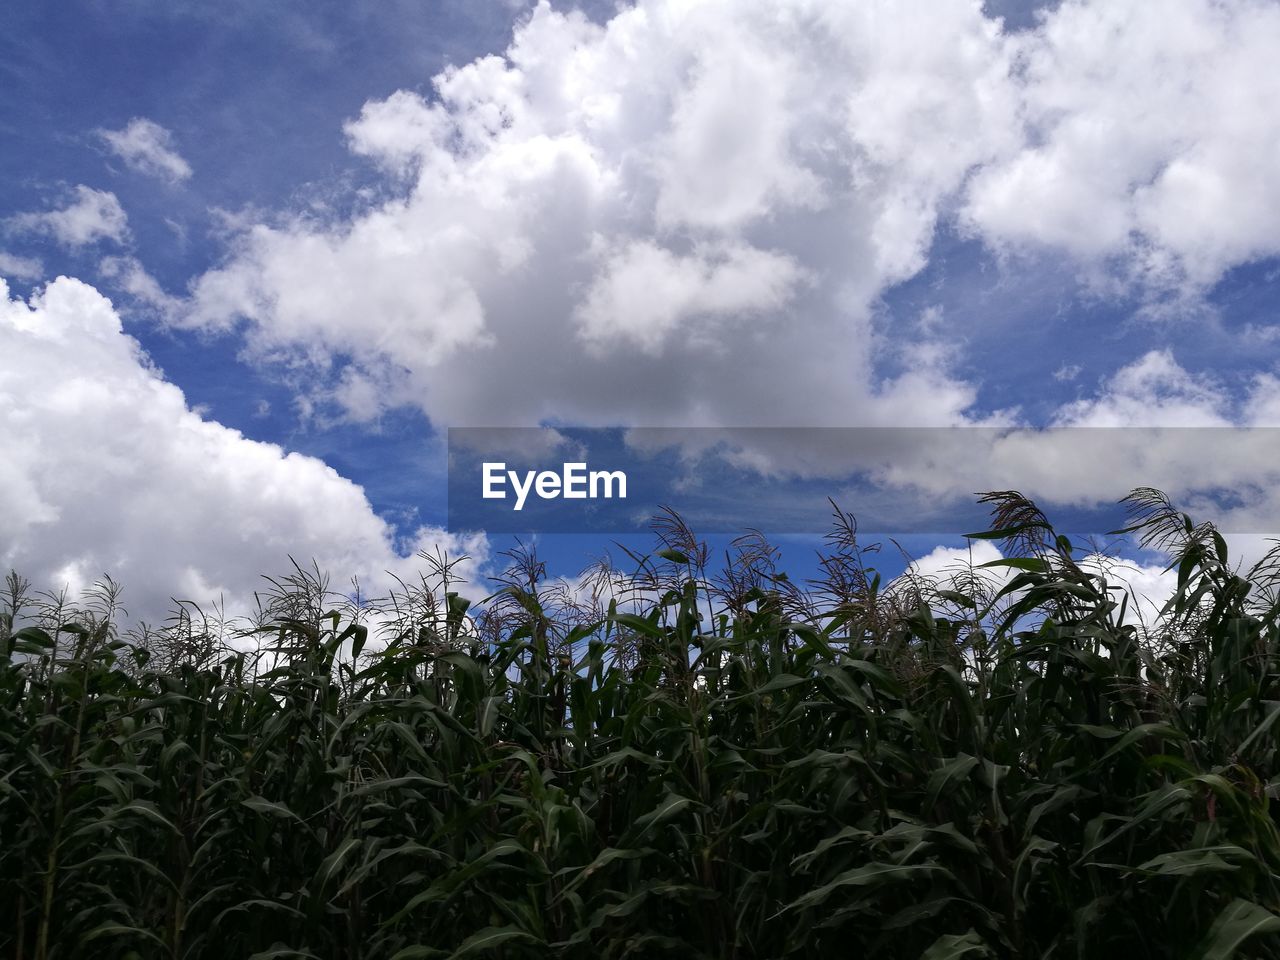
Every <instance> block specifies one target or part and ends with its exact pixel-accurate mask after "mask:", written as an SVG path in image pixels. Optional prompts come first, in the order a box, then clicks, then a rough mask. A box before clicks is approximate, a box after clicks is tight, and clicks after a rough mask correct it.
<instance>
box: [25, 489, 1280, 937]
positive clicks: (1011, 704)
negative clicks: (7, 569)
mask: <svg viewBox="0 0 1280 960" xmlns="http://www.w3.org/2000/svg"><path fill="white" fill-rule="evenodd" d="M986 499H987V500H988V502H990V503H991V504H992V505H993V512H994V519H993V529H992V531H990V532H989V533H986V534H982V536H987V537H991V538H994V539H996V540H998V541H1000V542H1001V543H1002V544H1003V546H1004V548H1005V554H1006V559H1004V560H1002V561H998V564H999V566H998V569H1000V570H1002V571H1004V572H1006V573H1007V574H1009V578H1008V580H1007V582H1006V583H1005V584H1004V585H1003V586H1002V587H1000V588H998V589H992V588H989V587H983V586H982V583H984V582H986V581H980V579H978V578H974V579H971V580H970V581H963V580H961V581H957V582H954V583H951V584H948V585H937V584H929V583H927V582H922V581H919V580H913V579H912V578H899V579H896V580H893V581H890V582H888V583H882V581H881V579H880V577H879V576H878V575H877V574H876V572H875V570H874V569H873V568H872V567H871V566H870V561H871V560H872V559H874V548H873V547H871V546H864V545H861V544H860V543H859V542H858V538H857V534H856V525H854V523H853V521H852V518H851V517H849V516H847V515H845V514H841V513H838V514H837V517H836V523H835V527H834V530H833V534H832V537H831V542H830V548H829V550H828V551H827V552H826V554H825V555H824V557H823V558H822V563H821V567H822V570H823V577H822V580H821V582H815V583H807V584H797V583H794V582H792V581H790V580H789V579H788V578H787V577H786V576H785V575H784V574H782V573H780V572H779V571H778V569H777V564H776V559H777V556H776V551H774V550H773V549H772V548H771V547H770V546H769V545H768V544H767V543H766V542H765V541H764V540H763V538H761V537H759V536H758V535H752V536H748V537H746V538H744V539H743V540H742V541H740V542H739V543H738V544H737V545H736V546H735V549H734V551H732V552H731V555H730V556H728V557H727V558H726V559H725V562H724V564H723V566H722V567H720V568H719V569H714V570H713V569H712V567H711V565H710V558H709V556H708V551H707V550H706V548H705V547H704V546H703V545H701V544H700V543H699V542H698V541H697V538H696V537H694V536H693V534H692V532H691V531H689V530H688V529H687V527H685V526H684V525H683V524H682V523H681V522H680V521H679V518H678V517H675V516H674V515H667V516H665V517H664V518H661V521H660V523H659V524H658V526H657V533H658V536H659V541H658V543H657V544H656V549H655V551H654V553H653V554H651V555H648V556H631V557H629V558H628V561H627V562H628V563H629V564H630V566H631V569H629V570H627V571H626V572H625V573H620V572H618V570H616V569H615V568H613V567H611V566H606V567H601V568H598V569H596V570H595V571H594V573H593V576H592V577H591V578H589V579H588V580H584V581H583V583H584V584H588V586H587V587H586V588H584V590H585V593H584V592H583V591H579V592H577V593H572V592H570V591H566V590H565V589H564V587H563V585H558V584H555V583H553V582H549V581H548V580H547V578H546V576H545V570H544V569H543V567H542V566H541V564H539V563H538V561H537V560H536V557H535V556H534V555H533V554H532V553H531V552H528V551H517V553H515V554H514V555H513V556H512V558H511V559H512V565H511V568H510V570H509V571H508V572H507V574H506V575H504V576H503V577H502V578H500V581H499V584H498V586H499V588H500V589H499V590H498V592H497V594H495V595H494V596H493V597H491V598H490V599H489V600H488V601H487V602H485V603H481V604H470V603H468V601H467V600H466V599H465V598H464V597H463V596H462V595H461V594H460V593H459V592H458V590H456V589H454V588H455V587H457V586H458V584H457V583H456V581H455V580H454V579H453V578H452V576H451V575H450V573H449V571H450V569H451V567H450V566H449V564H448V562H447V561H444V560H443V559H442V560H441V561H440V564H439V565H438V567H437V570H438V571H439V572H441V576H440V577H438V578H437V579H436V580H434V581H430V580H428V579H424V580H423V581H422V582H421V583H419V584H412V585H405V592H404V593H403V594H402V595H400V596H399V597H398V599H396V600H395V601H394V602H393V603H391V604H387V605H384V607H383V613H384V614H385V615H384V616H382V617H381V618H380V622H382V623H383V624H384V625H385V626H386V629H387V630H388V631H389V632H388V633H387V634H386V635H384V636H381V637H379V636H378V635H377V633H376V631H371V627H370V623H371V622H372V621H373V620H377V619H379V618H377V617H373V616H371V613H370V609H371V608H370V607H369V606H368V605H366V604H365V603H364V602H363V600H361V599H360V598H359V597H358V591H356V593H352V594H348V595H347V596H346V598H345V602H344V603H340V604H335V605H334V607H333V608H328V607H327V603H328V599H329V591H328V587H327V584H326V582H325V581H324V578H323V576H322V575H321V574H320V572H319V571H307V570H305V569H304V568H301V567H298V568H295V571H294V572H293V573H292V574H290V575H289V576H288V577H286V578H281V579H278V580H276V581H275V582H274V586H273V588H272V591H271V592H270V593H269V594H268V596H267V597H266V600H265V602H264V603H263V606H262V611H261V613H260V615H259V616H258V617H257V618H255V621H254V623H253V625H252V629H253V635H254V636H255V637H257V638H258V640H259V641H260V642H259V643H258V644H256V645H255V646H253V647H252V648H248V647H246V645H245V644H244V643H243V642H242V641H237V642H234V643H233V642H230V640H229V635H228V632H227V630H226V628H225V625H224V624H222V623H221V622H220V621H218V622H217V623H215V624H213V625H212V626H211V625H210V621H209V619H208V618H204V617H203V615H201V614H199V613H198V612H196V611H193V610H190V609H188V610H186V612H185V618H184V616H179V617H178V618H177V619H176V620H175V621H174V622H173V623H171V624H169V625H168V626H166V627H162V628H160V629H158V630H152V629H147V630H145V631H142V632H141V633H138V634H135V635H134V636H132V637H129V636H125V635H122V634H121V633H120V632H119V630H118V627H117V626H116V620H117V619H118V616H117V604H116V603H115V596H116V593H115V592H113V591H114V589H115V588H114V585H111V584H107V585H105V589H104V590H102V591H99V594H98V596H97V602H96V604H95V605H91V607H90V608H89V609H73V608H71V607H70V606H69V605H68V604H67V603H66V601H65V598H49V597H45V598H42V600H41V601H40V602H39V603H36V604H34V606H33V604H32V602H31V601H30V600H29V599H28V598H29V593H30V587H29V585H27V584H26V583H25V582H24V581H22V580H21V579H20V578H18V577H16V576H13V577H11V578H10V579H9V581H8V590H7V593H6V596H7V597H8V599H7V601H6V607H5V613H4V614H3V618H2V619H0V956H12V957H15V958H26V957H33V958H36V960H50V958H54V957H64V958H72V957H75V958H97V957H112V958H116V957H148V958H149V957H156V958H191V960H198V958H213V957H218V958H221V957H256V958H262V960H266V958H285V957H314V958H344V957H350V958H354V957H369V958H390V960H411V958H432V957H441V958H453V957H458V958H461V957H480V956H486V955H487V956H501V957H512V958H521V957H528V958H534V957H537V958H542V957H563V958H577V957H582V958H588V957H590V958H594V957H608V958H618V960H621V958H624V957H664V956H670V957H681V958H684V957H706V958H724V960H729V958H733V960H739V958H741V960H746V958H766V957H768V958H775V957H776V958H782V957H812V956H858V955H868V956H875V957H885V958H898V957H902V958H931V960H937V958H948V957H973V958H977V957H1044V958H1050V957H1052V958H1069V957H1082V958H1083V957H1108V956H1126V957H1130V958H1133V960H1138V958H1165V957H1184V956H1185V957H1210V958H1213V957H1230V956H1244V957H1258V958H1263V957H1265V958H1275V957H1280V916H1278V915H1277V914H1278V913H1280V832H1278V831H1277V816H1276V812H1275V810H1274V809H1273V808H1272V807H1271V802H1272V801H1273V800H1274V798H1275V795H1276V792H1277V786H1278V784H1280V770H1278V769H1277V752H1276V751H1277V740H1276V731H1277V727H1276V721H1277V719H1278V718H1280V629H1278V628H1277V623H1276V619H1277V615H1278V614H1280V604H1277V602H1276V598H1275V591H1274V587H1275V585H1276V579H1277V578H1276V576H1275V572H1276V568H1277V566H1280V560H1278V559H1277V556H1269V557H1268V558H1266V559H1264V561H1263V562H1262V563H1260V564H1258V565H1256V566H1255V567H1254V568H1252V569H1251V570H1249V571H1247V572H1246V573H1244V574H1241V573H1240V572H1238V571H1237V570H1236V569H1234V568H1233V567H1232V566H1231V564H1230V562H1229V558H1228V554H1227V547H1226V544H1225V541H1224V540H1223V538H1222V537H1221V536H1220V535H1218V534H1217V532H1216V531H1215V530H1214V529H1213V528H1212V527H1211V526H1208V525H1196V524H1193V523H1192V521H1191V520H1190V519H1188V518H1187V517H1185V516H1184V515H1182V514H1180V513H1178V512H1177V511H1176V510H1175V509H1174V508H1173V506H1172V505H1171V504H1169V503H1168V501H1167V499H1165V498H1163V496H1162V495H1160V494H1158V492H1156V491H1149V490H1142V491H1135V493H1134V495H1132V496H1131V497H1130V499H1129V505H1130V507H1131V510H1132V511H1133V515H1134V522H1133V525H1132V526H1131V527H1130V528H1129V531H1128V532H1131V533H1134V534H1136V535H1137V536H1139V537H1140V538H1142V539H1143V540H1144V541H1145V542H1146V543H1147V545H1149V546H1158V547H1159V548H1161V549H1163V550H1165V551H1166V552H1168V554H1169V555H1170V556H1171V557H1172V562H1173V569H1176V571H1177V589H1176V591H1175V593H1174V595H1173V597H1172V598H1171V599H1170V601H1169V604H1168V606H1167V607H1166V609H1165V610H1164V612H1163V614H1162V615H1161V616H1160V617H1159V618H1158V619H1157V621H1156V622H1155V623H1152V624H1149V625H1145V626H1143V625H1139V624H1135V623H1133V622H1132V617H1130V616H1129V615H1128V613H1129V605H1128V604H1129V601H1128V598H1127V597H1126V596H1125V595H1124V593H1123V591H1122V590H1119V589H1118V588H1117V586H1116V585H1115V584H1113V583H1111V582H1109V581H1108V578H1107V576H1106V574H1105V573H1099V572H1098V570H1097V569H1095V568H1090V567H1088V566H1087V565H1082V563H1081V562H1080V557H1079V552H1078V551H1077V549H1076V548H1075V547H1073V545H1072V544H1071V542H1070V541H1069V540H1068V539H1067V538H1066V537H1063V536H1060V535H1059V534H1058V533H1056V532H1055V531H1054V530H1053V528H1052V527H1051V526H1050V524H1049V521H1048V520H1047V519H1046V518H1045V517H1044V515H1043V514H1042V513H1040V511H1039V510H1038V509H1037V508H1036V507H1035V505H1034V504H1032V503H1030V501H1028V500H1026V498H1023V497H1021V496H1019V495H1018V494H1016V493H1014V492H1009V491H1005V492H997V493H993V494H989V495H987V498H986ZM966 583H967V584H968V585H967V586H966ZM215 619H216V618H215ZM231 639H234V638H231Z"/></svg>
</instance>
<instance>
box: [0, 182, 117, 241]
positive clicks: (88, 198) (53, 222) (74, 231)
mask: <svg viewBox="0 0 1280 960" xmlns="http://www.w3.org/2000/svg"><path fill="white" fill-rule="evenodd" d="M7 223H8V226H9V227H10V229H13V230H16V231H18V232H20V233H34V234H43V235H45V236H49V237H52V238H53V239H54V240H56V241H57V242H58V243H59V244H61V245H62V246H64V247H70V248H71V249H78V248H80V247H84V246H87V245H89V244H91V243H97V242H98V241H100V240H110V241H113V242H115V243H122V242H123V241H124V240H125V239H126V238H127V237H128V236H129V218H128V217H127V216H125V212H124V208H123V207H121V206H120V201H119V200H118V199H116V195H115V194H114V193H111V192H110V191H107V190H94V189H93V188H92V187H86V186H85V185H84V184H80V185H79V186H77V187H76V188H75V191H74V199H73V200H72V201H71V202H70V203H68V204H67V205H66V206H65V207H61V208H59V209H57V210H48V211H44V212H40V213H36V212H32V213H19V214H15V215H14V216H12V217H10V218H9V219H8V221H7Z"/></svg>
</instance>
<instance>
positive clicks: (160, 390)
mask: <svg viewBox="0 0 1280 960" xmlns="http://www.w3.org/2000/svg"><path fill="white" fill-rule="evenodd" d="M0 356H3V357H5V361H6V362H5V364H4V365H3V367H0V446H3V448H4V449H6V450H11V451H21V455H20V456H12V457H6V458H4V459H3V461H2V462H0V567H2V568H4V569H8V568H10V567H13V568H16V569H18V570H19V571H20V572H21V573H23V574H24V575H25V576H27V577H29V578H30V579H32V580H33V581H34V582H36V583H38V584H41V585H50V586H55V587H56V586H60V585H61V584H62V583H68V584H69V585H70V586H71V587H72V588H73V589H76V588H79V587H82V586H84V585H85V584H87V583H90V582H92V581H93V579H95V578H96V577H98V576H100V575H101V574H102V573H104V572H107V573H110V574H111V575H113V576H114V577H116V578H117V579H118V580H120V581H121V582H123V584H124V585H125V588H126V590H127V593H126V601H127V602H126V606H128V607H129V608H130V612H131V613H132V614H133V615H135V616H145V617H154V616H156V615H157V614H158V613H160V612H162V611H163V610H164V609H166V607H167V604H168V599H169V597H170V596H177V597H179V598H182V599H193V600H196V601H199V602H202V603H208V602H210V601H215V600H217V599H218V597H219V596H220V595H222V596H224V597H225V599H226V601H227V605H228V607H229V609H231V610H240V611H244V610H246V609H247V608H248V607H249V606H250V603H251V599H252V592H253V591H254V590H255V589H260V588H261V586H262V583H261V581H260V579H259V576H260V574H264V573H279V572H281V571H286V570H287V569H288V562H289V561H288V557H289V555H292V556H294V557H297V558H298V559H299V560H301V561H303V562H306V561H307V560H309V559H312V558H314V559H315V560H317V561H318V562H319V564H320V565H321V567H322V568H327V569H328V570H329V571H330V572H331V573H333V574H334V576H335V578H339V579H337V581H336V582H337V583H339V584H341V583H342V582H344V581H343V580H342V579H341V578H345V577H347V576H351V575H358V576H360V578H361V580H362V582H363V583H364V584H365V586H366V588H367V589H370V590H373V591H376V590H378V589H379V587H380V586H385V585H386V582H387V577H386V575H385V571H395V572H398V573H401V574H405V573H408V572H410V571H411V569H412V568H413V567H414V566H415V564H414V561H413V560H412V559H405V558H404V557H402V556H401V555H400V554H399V553H398V552H397V551H396V550H395V549H394V546H393V531H392V530H391V529H390V528H389V527H388V525H387V524H386V523H385V522H384V521H383V520H382V519H380V518H379V517H378V516H377V515H375V514H374V512H373V510H372V508H371V507H370V505H369V502H368V500H367V499H366V497H365V495H364V492H363V491H362V490H361V489H360V487H358V486H356V485H355V484H354V483H352V482H351V481H349V480H346V479H344V478H342V477H340V476H339V475H338V474H337V473H336V472H335V471H334V470H333V469H332V468H330V467H328V466H326V465H325V464H324V463H322V462H321V461H319V460H316V459H313V458H311V457H306V456H301V455H299V454H297V453H287V452H286V451H284V450H282V449H281V448H279V447H277V446H275V445H273V444H268V443H260V442H257V441H253V440H249V439H247V438H245V437H244V436H243V435H241V434H240V433H239V432H237V431H235V430H232V429H229V428H227V427H225V426H222V425H220V424H218V423H214V422H210V421H208V420H205V419H203V418H202V417H201V416H199V415H198V414H197V413H195V412H193V411H192V410H191V409H190V408H189V407H188V405H187V402H186V400H185V399H184V397H183V395H182V392H181V391H180V390H179V389H178V388H177V387H175V386H174V385H173V384H171V383H168V382H166V381H164V380H163V379H162V378H161V376H160V375H159V374H158V373H157V372H156V371H155V370H154V369H153V368H151V367H150V366H149V364H148V362H147V360H146V357H145V356H144V355H142V354H141V352H140V350H139V347H138V345H137V343H136V342H135V341H134V340H133V339H132V338H130V337H128V336H127V335H125V334H124V333H123V332H122V330H121V326H120V320H119V317H118V316H117V315H116V313H115V312H114V311H113V309H112V307H111V303H110V302H109V301H108V300H107V299H106V298H105V297H103V296H102V295H101V294H99V293H98V292H97V291H95V290H94V289H93V288H92V287H89V286H87V285H85V284H83V283H81V282H79V281H76V280H69V279H66V278H60V279H58V280H56V281H55V282H53V283H51V284H49V286H48V287H46V288H45V289H44V291H43V292H42V293H41V294H39V295H37V296H35V297H33V298H32V300H31V302H30V303H29V304H28V303H24V302H23V301H21V300H15V299H10V298H9V296H8V291H7V288H5V287H4V285H3V283H0ZM413 541H414V546H415V548H416V547H429V546H432V545H440V546H442V547H444V548H447V549H448V550H449V552H450V553H452V554H455V555H457V554H459V553H461V552H470V553H472V554H473V555H476V556H477V557H478V558H481V559H482V558H483V554H484V551H485V543H484V540H483V539H482V538H479V539H477V538H466V539H461V538H458V537H454V536H451V535H448V534H445V533H443V532H442V531H439V530H437V529H430V528H422V529H420V530H418V531H416V533H414V534H413ZM471 569H472V570H473V571H474V566H473V567H471Z"/></svg>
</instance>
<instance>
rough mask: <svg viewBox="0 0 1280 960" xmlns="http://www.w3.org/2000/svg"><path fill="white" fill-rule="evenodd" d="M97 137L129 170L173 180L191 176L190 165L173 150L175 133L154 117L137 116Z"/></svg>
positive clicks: (177, 180)
mask: <svg viewBox="0 0 1280 960" xmlns="http://www.w3.org/2000/svg"><path fill="white" fill-rule="evenodd" d="M98 136H99V137H100V138H101V139H102V141H103V143H105V144H106V146H107V148H108V149H109V150H110V151H111V152H112V153H113V154H115V155H116V156H117V157H119V158H120V159H121V160H123V161H124V164H125V166H127V167H128V168H129V169H130V170H136V171H137V172H138V173H142V174H146V175H147V176H149V177H157V178H159V179H161V180H167V181H169V182H170V183H180V182H181V181H183V180H188V179H190V177H191V165H190V164H189V163H187V161H186V160H184V159H183V158H182V155H181V154H180V153H178V151H177V150H176V149H174V145H173V134H172V133H170V132H169V131H168V130H166V129H165V128H164V127H162V126H160V124H158V123H156V122H155V121H154V120H148V119H146V118H145V117H135V118H134V119H132V120H130V121H129V122H128V123H127V124H126V125H125V126H124V127H123V128H121V129H119V130H99V131H98Z"/></svg>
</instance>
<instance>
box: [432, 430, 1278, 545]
mask: <svg viewBox="0 0 1280 960" xmlns="http://www.w3.org/2000/svg"><path fill="white" fill-rule="evenodd" d="M448 451H449V472H448V477H449V481H448V487H449V489H448V496H449V508H448V523H449V528H450V529H451V530H453V531H458V532H461V531H470V530H484V531H488V532H490V533H495V534H501V533H523V534H535V533H599V534H626V533H634V532H640V531H643V530H646V529H647V528H648V526H649V523H650V521H651V519H652V518H653V517H654V516H655V515H657V514H658V513H660V512H661V511H662V510H663V509H664V508H670V509H674V510H676V511H678V512H679V513H680V514H681V516H683V517H684V518H685V520H686V521H688V523H689V524H690V526H692V527H693V529H694V530H697V531H698V532H700V533H741V532H743V531H746V530H749V529H755V530H760V531H763V532H766V533H796V534H804V533H825V532H826V531H828V530H829V529H830V521H831V514H832V505H831V502H830V501H832V500H833V501H835V503H836V504H837V505H838V506H839V507H840V508H841V509H842V510H845V511H847V512H849V513H852V514H853V515H854V516H855V517H856V518H857V521H858V526H859V529H861V530H864V531H867V532H880V533H899V534H907V533H930V534H953V535H954V534H964V533H970V532H974V531H977V530H983V529H986V527H987V524H988V513H987V508H986V507H985V506H983V505H982V504H979V503H978V502H977V499H976V494H978V493H981V492H985V491H990V490H1018V491H1020V492H1022V493H1023V494H1025V495H1027V496H1028V497H1030V498H1032V499H1033V500H1035V501H1036V502H1037V503H1038V504H1039V505H1040V506H1041V507H1042V508H1044V509H1045V510H1046V512H1048V513H1050V516H1051V517H1052V518H1053V520H1054V522H1055V524H1056V526H1058V528H1059V529H1062V530H1071V531H1076V532H1096V533H1105V532H1108V531H1111V530H1116V529H1118V528H1120V527H1122V526H1124V525H1125V523H1126V513H1125V509H1124V506H1123V505H1122V504H1121V503H1120V501H1121V499H1122V498H1123V497H1125V496H1126V495H1127V494H1128V493H1129V492H1130V491H1131V490H1133V489H1134V488H1137V487H1154V488H1157V489H1159V490H1162V491H1164V492H1165V493H1166V494H1168V495H1169V497H1170V498H1171V499H1172V500H1173V502H1174V503H1175V504H1177V505H1178V507H1179V508H1180V509H1182V510H1185V511H1187V512H1189V513H1191V514H1192V515H1193V517H1194V518H1195V519H1197V520H1213V521H1214V523H1215V524H1217V526H1218V527H1219V529H1221V530H1223V531H1224V532H1228V533H1253V534H1264V535H1280V428H1273V427H1254V428H1223V427H1142V428H1136V427H1134V428H1130V427H1125V428H1087V427H1073V428H1052V429H1043V430H1036V429H1029V428H1025V429H1024V428H1017V429H1006V428H1000V429H996V428H986V427H850V428H842V427H817V428H808V427H806V428H792V427H764V428H760V427H752V428H712V427H694V428H683V429H677V428H657V427H642V428H571V427H555V428H551V427H527V428H525V427H520V428H494V427H466V428H451V429H450V430H449V432H448Z"/></svg>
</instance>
